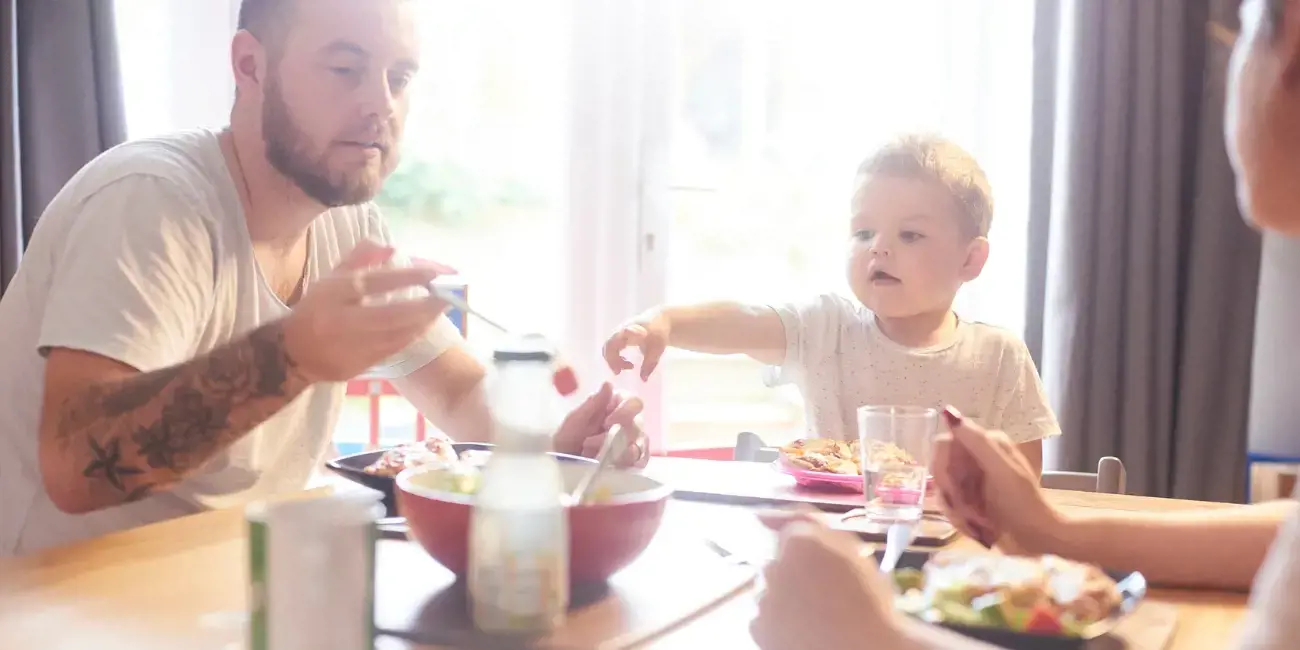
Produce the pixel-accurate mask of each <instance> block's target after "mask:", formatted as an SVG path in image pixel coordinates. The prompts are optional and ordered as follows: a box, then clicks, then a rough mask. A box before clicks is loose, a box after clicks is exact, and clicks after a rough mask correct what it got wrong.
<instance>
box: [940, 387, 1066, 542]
mask: <svg viewBox="0 0 1300 650" xmlns="http://www.w3.org/2000/svg"><path fill="white" fill-rule="evenodd" d="M944 420H945V421H946V422H947V424H948V429H949V431H950V434H949V435H947V436H942V437H940V438H939V440H938V441H937V442H936V443H935V454H934V463H933V465H934V466H933V469H932V471H933V473H934V481H935V484H936V486H937V487H938V488H939V494H940V501H941V503H942V505H943V510H944V514H946V515H947V516H948V518H949V520H951V521H952V523H953V525H955V526H956V527H957V528H958V529H959V530H961V531H962V532H963V533H965V534H966V535H968V536H970V537H972V538H974V539H976V540H978V541H979V542H981V543H983V544H984V545H985V546H992V545H993V544H994V543H998V544H1000V545H1002V546H1004V547H1005V550H1007V551H1010V552H1017V553H1030V554H1038V553H1044V552H1048V549H1047V548H1046V546H1045V545H1046V544H1047V541H1046V540H1047V538H1048V536H1050V534H1051V533H1052V532H1053V531H1056V530H1059V529H1060V527H1061V519H1062V515H1061V513H1059V512H1057V511H1056V510H1055V509H1054V508H1052V506H1051V505H1050V504H1048V503H1047V499H1046V498H1045V497H1044V495H1043V491H1042V488H1041V487H1040V485H1039V479H1038V473H1037V472H1035V471H1034V468H1033V467H1032V466H1031V464H1030V462H1029V461H1028V460H1027V459H1026V458H1025V457H1024V455H1023V454H1021V453H1020V451H1019V450H1017V449H1016V443H1014V442H1011V440H1010V439H1009V438H1007V436H1006V434H1004V433H1002V432H1000V431H985V430H984V429H982V428H980V427H979V426H978V425H976V424H975V423H973V422H970V421H969V420H966V419H965V418H963V417H962V416H961V414H960V413H958V412H957V411H956V409H953V408H951V407H949V408H948V409H946V410H945V411H944Z"/></svg>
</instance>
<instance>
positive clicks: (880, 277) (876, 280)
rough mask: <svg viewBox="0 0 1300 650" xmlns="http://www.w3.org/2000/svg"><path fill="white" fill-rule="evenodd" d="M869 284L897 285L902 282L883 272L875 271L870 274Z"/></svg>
mask: <svg viewBox="0 0 1300 650" xmlns="http://www.w3.org/2000/svg"><path fill="white" fill-rule="evenodd" d="M871 282H872V283H873V284H898V283H900V282H902V280H899V279H898V278H896V277H894V276H892V275H890V274H888V273H885V272H884V271H876V272H875V273H872V274H871Z"/></svg>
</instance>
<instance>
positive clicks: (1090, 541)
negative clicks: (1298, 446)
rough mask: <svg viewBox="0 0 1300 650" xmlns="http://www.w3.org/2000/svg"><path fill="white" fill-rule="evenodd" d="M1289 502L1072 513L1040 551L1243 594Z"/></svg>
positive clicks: (1290, 508) (1166, 581)
mask: <svg viewBox="0 0 1300 650" xmlns="http://www.w3.org/2000/svg"><path fill="white" fill-rule="evenodd" d="M1295 508H1296V503H1295V501H1291V500H1283V501H1270V502H1267V503H1259V504H1254V505H1249V506H1241V507H1239V508H1225V509H1207V510H1190V511H1188V510H1184V511H1179V512H1167V513H1151V512H1104V513H1102V512H1098V513H1079V514H1074V513H1071V514H1069V515H1066V516H1065V517H1064V524H1063V525H1061V526H1057V527H1055V530H1053V531H1048V532H1047V534H1048V535H1050V539H1049V540H1047V544H1046V546H1045V548H1046V549H1047V550H1048V551H1049V552H1052V553H1056V554H1057V555H1061V556H1064V557H1068V558H1071V559H1074V560H1079V561H1083V562H1089V563H1092V564H1096V565H1099V566H1104V567H1108V568H1113V569H1131V570H1138V571H1141V572H1142V573H1143V574H1144V575H1145V576H1146V578H1147V580H1149V581H1151V582H1153V583H1155V584H1159V585H1164V586H1171V587H1198V588H1205V589H1235V590H1243V591H1244V590H1247V589H1249V588H1250V584H1251V581H1253V580H1254V578H1255V573H1256V572H1258V571H1259V568H1260V565H1261V564H1263V562H1264V556H1265V555H1267V553H1268V549H1269V546H1270V545H1271V544H1272V543H1273V539H1274V538H1275V537H1276V536H1277V533H1278V529H1279V527H1280V526H1281V524H1282V522H1283V520H1285V519H1286V518H1287V517H1289V516H1291V514H1292V513H1294V512H1295Z"/></svg>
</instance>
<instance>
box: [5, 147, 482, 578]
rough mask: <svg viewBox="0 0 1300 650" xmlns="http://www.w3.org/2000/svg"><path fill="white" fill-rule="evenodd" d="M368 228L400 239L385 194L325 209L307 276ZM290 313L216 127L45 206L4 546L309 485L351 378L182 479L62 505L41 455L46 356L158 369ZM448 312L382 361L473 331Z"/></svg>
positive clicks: (18, 357) (22, 548)
mask: <svg viewBox="0 0 1300 650" xmlns="http://www.w3.org/2000/svg"><path fill="white" fill-rule="evenodd" d="M364 239H371V240H375V241H379V242H388V241H389V236H388V232H387V230H386V228H385V227H384V224H383V221H382V219H381V217H380V215H379V213H378V212H377V211H376V210H375V208H374V207H373V206H371V205H360V206H353V207H345V208H337V209H333V210H329V211H328V212H326V213H325V214H322V215H321V216H320V217H319V218H318V219H316V221H314V222H313V223H312V225H311V229H310V234H309V242H310V248H309V254H308V260H307V270H306V286H305V290H306V291H310V290H311V283H312V282H313V281H314V280H316V279H318V278H320V277H322V276H323V275H325V274H327V273H328V272H330V271H331V270H332V269H333V268H334V267H335V266H337V264H338V263H339V261H340V260H341V259H342V258H343V257H344V256H345V255H346V254H347V253H348V252H349V251H351V250H352V248H353V247H354V246H356V245H357V243H359V242H360V241H362V240H364ZM288 313H289V308H288V307H286V306H285V305H284V303H283V302H281V301H280V299H279V298H278V297H276V295H275V293H274V292H273V291H272V290H271V288H270V287H269V286H268V284H267V283H266V281H265V279H264V278H263V276H262V274H261V272H260V271H259V269H258V266H257V263H256V261H255V259H254V257H253V251H252V245H251V242H250V239H249V234H248V230H247V226H246V224H245V221H244V214H243V209H242V207H241V205H240V201H239V195H238V192H237V190H236V186H235V182H234V179H233V178H232V177H231V175H230V173H229V171H228V168H227V166H226V163H225V160H224V158H223V156H222V153H221V148H220V145H219V143H218V134H217V133H215V132H213V131H206V130H204V131H192V132H186V133H181V134H177V135H173V136H168V137H162V138H157V139H152V140H142V141H137V142H131V143H127V144H124V145H121V146H119V147H116V148H114V149H112V150H110V151H108V152H106V153H105V154H103V155H102V156H100V157H99V158H97V159H96V160H94V161H93V162H91V163H90V164H89V165H87V166H86V167H85V168H84V169H82V170H81V171H80V172H79V173H78V174H77V175H76V176H75V177H74V178H73V179H72V180H71V181H69V182H68V184H67V185H66V186H65V187H64V188H63V190H62V191H61V192H60V193H59V194H58V196H56V197H55V199H54V200H53V201H52V202H51V203H50V205H49V207H48V208H47V209H46V211H45V213H44V214H43V215H42V216H41V219H40V222H39V223H38V224H37V227H36V230H35V233H34V234H33V236H32V239H31V242H30V244H29V246H28V248H27V251H26V253H25V255H24V256H23V260H22V264H21V266H20V268H19V270H18V273H17V275H16V276H15V278H14V280H13V282H11V283H10V286H9V288H8V289H7V291H6V292H5V294H4V297H3V300H0V333H3V334H2V335H0V556H4V555H9V554H15V553H17V554H22V553H28V552H31V551H35V550H38V549H42V548H46V547H50V546H54V545H59V544H64V543H68V542H73V541H77V540H81V539H85V538H89V537H93V536H98V535H101V534H105V533H109V532H112V531H116V530H121V529H124V528H129V527H133V526H138V525H142V524H147V523H152V522H156V521H160V520H163V519H168V518H172V517H176V516H180V515H185V514H190V513H194V512H197V511H201V510H204V509H208V508H220V507H228V506H236V505H241V504H244V503H247V502H249V501H252V500H255V499H258V498H260V497H264V496H267V495H272V494H276V493H284V492H288V491H293V490H300V489H302V488H304V487H305V486H306V484H307V481H308V479H309V478H310V476H311V474H312V472H313V470H314V469H315V468H317V467H319V465H320V463H321V462H322V460H323V459H324V457H325V455H326V454H327V453H328V452H329V451H330V450H332V449H333V444H332V442H331V437H332V434H333V431H334V426H335V423H336V421H337V419H338V411H339V407H340V405H341V403H342V400H343V393H344V386H343V385H342V384H321V385H316V386H313V387H311V388H309V389H308V390H307V391H306V392H305V393H303V394H302V395H300V396H299V397H298V398H297V399H295V400H294V401H293V402H291V403H290V404H289V405H287V406H286V407H285V408H284V409H283V410H281V411H280V412H279V413H277V414H276V415H275V416H274V417H272V418H271V419H269V420H267V421H266V422H265V423H264V424H263V425H262V426H260V427H258V428H256V429H254V430H253V431H252V432H251V433H249V434H248V435H247V436H245V437H244V438H242V439H241V440H240V441H239V442H237V443H235V445H234V446H233V447H231V448H230V449H229V450H228V451H226V452H225V453H223V454H221V455H220V456H219V457H217V458H215V459H213V460H212V461H211V462H209V463H208V464H206V465H205V466H204V467H203V468H202V469H201V470H200V471H199V472H197V473H196V474H195V475H193V476H192V477H190V478H188V479H186V480H185V481H183V482H181V483H180V484H179V485H178V486H176V488H175V489H173V490H171V491H168V492H165V493H161V494H157V495H154V496H151V497H149V498H147V499H145V500H143V501H140V502H137V503H132V504H127V505H123V506H119V507H114V508H109V509H106V510H102V511H98V512H93V513H90V514H84V515H69V514H65V513H63V512H61V511H59V510H58V508H56V507H55V506H54V504H53V503H51V501H50V499H49V497H48V496H47V495H46V492H45V489H44V487H43V485H42V482H41V475H40V469H39V468H40V466H39V463H38V461H37V429H38V426H39V421H40V409H41V396H42V390H43V382H44V376H45V360H44V357H43V356H42V355H41V353H40V350H44V349H48V348H56V347H58V348H72V349H77V350H84V351H88V352H93V353H95V354H99V355H102V356H105V357H109V358H112V359H115V360H117V361H120V362H122V363H125V364H127V365H130V366H132V367H135V368H137V369H139V370H141V371H146V372H147V371H152V370H157V369H160V368H164V367H167V366H171V365H175V364H178V363H181V362H184V361H187V360H189V359H192V358H194V357H196V356H198V355H201V354H204V353H206V352H208V351H210V350H212V349H214V348H217V347H219V346H221V345H223V344H225V343H227V342H229V341H231V340H233V339H237V338H239V337H241V336H243V335H245V334H247V333H248V332H249V331H250V330H253V329H255V328H257V327H258V326H260V325H263V324H265V323H268V322H270V321H273V320H276V319H279V318H281V317H283V316H285V315H287V314H288ZM459 340H460V338H459V335H458V334H457V332H456V330H455V328H454V327H453V326H452V325H451V323H450V322H448V321H447V320H446V319H445V318H444V319H442V320H441V321H440V322H439V323H438V325H437V326H435V327H434V328H433V329H432V330H431V332H430V334H429V336H428V337H426V338H425V339H423V340H421V341H419V342H417V344H415V345H412V346H411V347H410V348H408V349H407V350H406V351H404V352H403V353H402V354H399V355H397V357H395V358H393V359H390V360H389V361H388V362H386V363H385V364H383V365H382V366H381V367H379V368H377V369H376V372H377V374H380V375H381V376H388V377H397V376H402V375H405V374H408V373H410V372H411V371H413V370H415V369H417V368H419V367H421V366H423V365H425V364H427V363H428V362H430V361H431V360H433V359H434V358H436V357H437V356H438V355H439V354H441V353H442V352H443V351H444V350H446V349H447V348H448V347H450V346H452V345H454V344H455V343H456V342H457V341H459Z"/></svg>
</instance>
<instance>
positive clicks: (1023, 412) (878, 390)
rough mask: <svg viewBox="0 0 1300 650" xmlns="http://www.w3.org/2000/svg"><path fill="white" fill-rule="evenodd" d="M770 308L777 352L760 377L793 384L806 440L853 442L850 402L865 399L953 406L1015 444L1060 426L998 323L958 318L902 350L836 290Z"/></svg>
mask: <svg viewBox="0 0 1300 650" xmlns="http://www.w3.org/2000/svg"><path fill="white" fill-rule="evenodd" d="M772 308H773V309H774V310H775V311H776V313H777V314H778V315H779V316H780V317H781V323H782V325H783V326H784V328H785V340H786V349H785V362H784V363H783V364H782V365H781V366H780V367H779V368H775V369H773V370H774V373H773V376H771V377H769V381H770V382H772V383H790V382H792V383H794V384H796V385H797V386H798V387H799V389H800V392H801V393H802V394H803V398H804V403H805V410H806V416H805V419H806V422H807V428H808V430H807V434H808V436H809V437H820V438H836V439H839V440H853V439H856V438H857V436H858V423H857V422H858V420H857V409H858V408H859V407H861V406H868V405H877V406H927V407H936V408H942V407H944V406H954V407H956V408H957V409H958V410H960V411H961V412H962V414H963V415H965V416H966V417H968V418H971V419H973V420H974V421H976V422H978V423H979V424H981V425H983V426H985V427H988V428H991V429H1000V430H1002V431H1005V432H1006V434H1007V435H1008V436H1010V437H1011V439H1012V440H1014V441H1016V442H1030V441H1033V440H1039V439H1041V438H1047V437H1050V436H1056V435H1060V433H1061V429H1060V425H1058V424H1057V422H1056V416H1055V415H1054V414H1053V413H1052V409H1051V407H1050V406H1048V404H1047V397H1046V394H1045V393H1044V391H1043V384H1042V381H1041V380H1040V379H1039V377H1038V371H1037V369H1036V368H1035V367H1034V361H1033V359H1032V358H1030V356H1029V350H1028V348H1026V347H1025V344H1024V342H1023V341H1021V340H1020V339H1018V338H1016V336H1015V335H1013V334H1011V333H1010V332H1008V331H1007V330H1004V329H1001V328H998V327H993V326H991V325H985V324H983V323H974V322H968V321H962V320H959V321H958V324H957V330H956V333H955V335H954V336H953V338H952V340H950V341H948V342H946V343H944V344H942V345H938V346H935V347H930V348H909V347H906V346H903V345H901V344H899V343H896V342H894V341H893V340H891V339H890V338H889V337H887V336H885V334H884V333H883V332H881V331H880V329H879V327H877V325H876V319H875V317H874V315H873V314H872V313H871V312H870V311H869V310H867V309H866V308H864V307H862V306H861V305H859V304H857V303H855V302H852V301H850V300H848V299H846V298H844V297H842V296H838V295H834V294H828V295H822V296H818V297H816V298H815V299H813V300H811V301H808V302H805V303H796V304H787V305H773V306H772Z"/></svg>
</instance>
